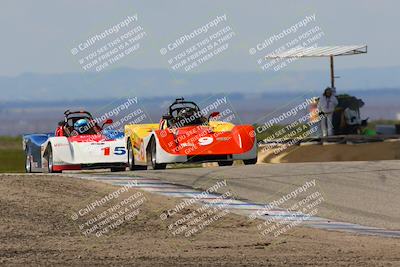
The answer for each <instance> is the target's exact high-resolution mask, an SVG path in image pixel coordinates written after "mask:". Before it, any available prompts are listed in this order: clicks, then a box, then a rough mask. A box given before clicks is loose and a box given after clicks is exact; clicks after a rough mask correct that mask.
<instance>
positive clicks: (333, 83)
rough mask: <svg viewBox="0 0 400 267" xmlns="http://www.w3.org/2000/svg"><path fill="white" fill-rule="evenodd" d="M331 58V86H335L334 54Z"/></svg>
mask: <svg viewBox="0 0 400 267" xmlns="http://www.w3.org/2000/svg"><path fill="white" fill-rule="evenodd" d="M330 59H331V88H335V72H334V70H333V56H330Z"/></svg>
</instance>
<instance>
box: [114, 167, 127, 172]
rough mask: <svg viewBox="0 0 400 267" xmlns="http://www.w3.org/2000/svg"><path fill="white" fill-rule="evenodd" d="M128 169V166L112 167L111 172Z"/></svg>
mask: <svg viewBox="0 0 400 267" xmlns="http://www.w3.org/2000/svg"><path fill="white" fill-rule="evenodd" d="M124 171H126V167H112V168H111V172H124Z"/></svg>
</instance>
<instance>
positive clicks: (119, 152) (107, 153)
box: [101, 146, 126, 156]
mask: <svg viewBox="0 0 400 267" xmlns="http://www.w3.org/2000/svg"><path fill="white" fill-rule="evenodd" d="M101 150H103V151H104V156H110V150H111V148H110V147H103V148H102V149H101ZM125 153H126V150H125V147H123V146H117V147H115V149H114V155H125Z"/></svg>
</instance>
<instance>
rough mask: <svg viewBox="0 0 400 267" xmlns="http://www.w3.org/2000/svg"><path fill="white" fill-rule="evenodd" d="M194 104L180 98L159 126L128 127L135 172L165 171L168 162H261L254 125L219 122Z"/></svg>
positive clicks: (130, 153)
mask: <svg viewBox="0 0 400 267" xmlns="http://www.w3.org/2000/svg"><path fill="white" fill-rule="evenodd" d="M218 117H220V113H219V112H212V113H211V114H209V115H208V116H207V114H204V112H203V111H202V110H201V109H200V108H199V106H198V105H196V103H194V102H192V101H185V100H184V99H183V98H179V99H176V100H175V101H174V102H173V103H172V104H171V105H170V106H169V109H168V113H167V114H166V115H164V116H162V118H161V120H160V123H158V124H129V125H125V137H126V139H127V149H128V153H127V154H128V165H129V168H130V169H131V170H135V169H144V168H147V167H149V168H151V169H165V167H166V165H167V164H168V163H186V162H213V161H214V162H215V161H216V162H218V164H219V165H220V166H228V165H232V163H233V161H234V160H243V162H244V164H255V163H256V162H257V142H256V138H255V132H254V128H253V126H251V125H236V126H235V125H234V124H232V123H230V122H224V121H218V120H216V119H218Z"/></svg>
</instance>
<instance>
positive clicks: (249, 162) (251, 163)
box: [243, 158, 257, 165]
mask: <svg viewBox="0 0 400 267" xmlns="http://www.w3.org/2000/svg"><path fill="white" fill-rule="evenodd" d="M243 163H244V165H254V164H256V163H257V158H255V159H244V160H243Z"/></svg>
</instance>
